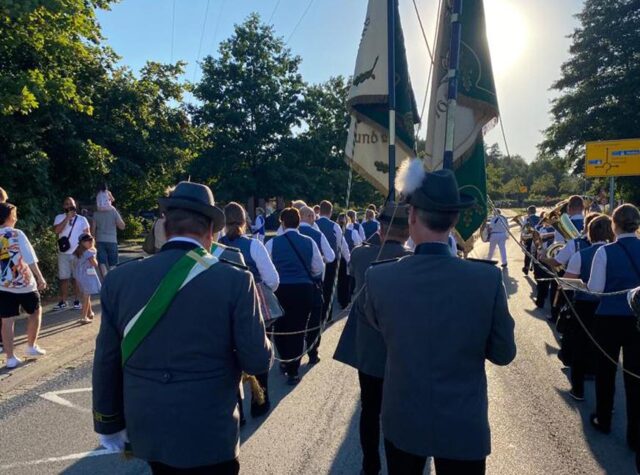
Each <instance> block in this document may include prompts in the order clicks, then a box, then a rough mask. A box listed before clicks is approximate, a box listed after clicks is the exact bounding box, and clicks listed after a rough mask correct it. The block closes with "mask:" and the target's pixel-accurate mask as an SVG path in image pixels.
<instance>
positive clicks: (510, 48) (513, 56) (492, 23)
mask: <svg viewBox="0 0 640 475" xmlns="http://www.w3.org/2000/svg"><path fill="white" fill-rule="evenodd" d="M484 8H485V15H486V19H487V36H488V38H489V48H490V49H491V61H492V63H493V73H494V75H495V76H496V77H499V76H502V75H504V74H507V73H509V72H510V70H511V69H512V68H513V67H514V66H515V65H516V63H518V61H519V60H520V59H521V58H522V56H523V54H524V52H525V50H526V47H527V36H528V33H527V29H528V28H527V26H528V25H527V21H526V19H525V17H524V15H523V13H522V12H521V10H520V9H519V8H518V6H517V2H516V0H485V2H484Z"/></svg>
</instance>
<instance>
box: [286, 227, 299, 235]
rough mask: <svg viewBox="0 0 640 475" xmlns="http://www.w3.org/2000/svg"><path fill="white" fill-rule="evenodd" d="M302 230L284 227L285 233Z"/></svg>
mask: <svg viewBox="0 0 640 475" xmlns="http://www.w3.org/2000/svg"><path fill="white" fill-rule="evenodd" d="M299 232H300V231H298V228H287V229H283V233H282V234H284V233H299Z"/></svg>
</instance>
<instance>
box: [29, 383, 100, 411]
mask: <svg viewBox="0 0 640 475" xmlns="http://www.w3.org/2000/svg"><path fill="white" fill-rule="evenodd" d="M91 390H92V389H91V388H78V389H65V390H64V391H50V392H48V393H44V394H41V395H40V397H41V398H43V399H46V400H47V401H51V402H54V403H56V404H60V405H61V406H64V407H69V408H71V409H75V410H76V411H80V412H83V413H85V414H91V409H87V408H86V407H82V406H78V405H77V404H74V403H72V402H71V401H68V400H67V399H64V398H61V397H60V394H75V393H86V392H91Z"/></svg>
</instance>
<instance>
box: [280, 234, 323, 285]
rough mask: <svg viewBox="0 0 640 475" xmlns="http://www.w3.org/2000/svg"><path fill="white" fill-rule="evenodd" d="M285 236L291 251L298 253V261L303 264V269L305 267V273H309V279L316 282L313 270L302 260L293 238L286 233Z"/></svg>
mask: <svg viewBox="0 0 640 475" xmlns="http://www.w3.org/2000/svg"><path fill="white" fill-rule="evenodd" d="M283 236H284V237H285V238H286V240H287V241H288V242H289V245H290V246H291V249H293V252H295V253H296V257H297V258H298V260H299V261H300V264H302V267H304V270H305V272H306V273H307V276H309V278H310V279H311V280H312V281H314V282H315V280H316V279H315V278H314V277H313V274H312V273H311V270H310V269H309V267H308V266H307V263H306V262H305V261H304V259H303V258H302V256H301V255H300V252H299V251H298V248H297V247H296V246H295V245H294V244H293V241H292V240H291V238H290V237H289V236H287V233H286V232H285V233H284V234H283Z"/></svg>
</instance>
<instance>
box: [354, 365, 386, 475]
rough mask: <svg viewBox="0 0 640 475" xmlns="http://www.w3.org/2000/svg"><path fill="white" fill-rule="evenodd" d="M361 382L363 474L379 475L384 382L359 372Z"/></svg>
mask: <svg viewBox="0 0 640 475" xmlns="http://www.w3.org/2000/svg"><path fill="white" fill-rule="evenodd" d="M358 379H359V380H360V404H361V406H362V411H361V412H360V447H362V472H363V473H364V475H377V474H378V473H380V470H381V468H382V466H381V463H380V452H379V446H380V413H381V412H382V385H383V382H384V380H383V379H382V378H376V377H375V376H369V375H368V374H364V373H363V372H361V371H358Z"/></svg>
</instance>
